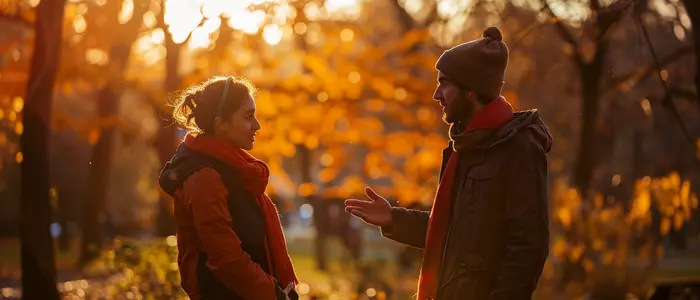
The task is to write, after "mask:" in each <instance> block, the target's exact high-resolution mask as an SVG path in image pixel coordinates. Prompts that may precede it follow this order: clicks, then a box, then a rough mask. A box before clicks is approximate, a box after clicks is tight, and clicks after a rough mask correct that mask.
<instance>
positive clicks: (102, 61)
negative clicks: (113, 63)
mask: <svg viewBox="0 0 700 300" xmlns="http://www.w3.org/2000/svg"><path fill="white" fill-rule="evenodd" d="M85 60H87V62H88V63H91V64H95V65H106V64H107V63H108V62H109V56H108V55H107V52H105V51H104V50H102V49H97V48H91V49H88V50H87V51H85Z"/></svg>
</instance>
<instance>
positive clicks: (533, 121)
mask: <svg viewBox="0 0 700 300" xmlns="http://www.w3.org/2000/svg"><path fill="white" fill-rule="evenodd" d="M524 130H530V132H531V133H532V135H533V138H534V139H535V141H537V143H539V144H540V146H541V147H542V149H543V150H544V152H545V153H547V152H549V151H550V150H551V149H552V134H551V133H550V132H549V128H547V125H546V124H545V123H544V121H543V120H542V118H540V113H539V111H537V110H536V109H532V110H526V111H519V112H516V113H515V114H514V116H513V120H511V121H510V122H509V123H508V124H506V125H505V126H503V127H501V129H498V130H497V131H496V132H495V133H494V136H493V139H492V141H493V142H492V143H491V145H490V146H489V147H493V146H495V145H497V144H500V143H503V142H505V141H507V140H509V139H511V138H513V137H514V136H515V134H516V133H518V132H521V131H524Z"/></svg>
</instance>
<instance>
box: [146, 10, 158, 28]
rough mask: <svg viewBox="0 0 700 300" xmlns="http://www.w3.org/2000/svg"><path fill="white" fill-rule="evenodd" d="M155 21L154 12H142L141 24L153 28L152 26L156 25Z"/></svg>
mask: <svg viewBox="0 0 700 300" xmlns="http://www.w3.org/2000/svg"><path fill="white" fill-rule="evenodd" d="M156 23H157V20H156V14H154V13H153V12H152V11H147V12H146V13H144V14H143V25H144V26H146V28H153V26H156Z"/></svg>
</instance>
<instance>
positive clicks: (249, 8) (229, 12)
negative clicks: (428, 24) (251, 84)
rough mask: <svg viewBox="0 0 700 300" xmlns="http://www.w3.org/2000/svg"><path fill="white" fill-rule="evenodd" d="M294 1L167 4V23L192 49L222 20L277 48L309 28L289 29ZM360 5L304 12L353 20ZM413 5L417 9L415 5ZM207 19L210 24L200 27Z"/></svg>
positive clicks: (129, 2)
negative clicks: (290, 37) (259, 36)
mask: <svg viewBox="0 0 700 300" xmlns="http://www.w3.org/2000/svg"><path fill="white" fill-rule="evenodd" d="M123 1H124V7H123V9H122V12H121V13H120V21H121V20H122V19H127V18H126V16H127V15H128V18H131V14H133V1H134V0H123ZM291 1H292V0H235V1H231V0H165V8H164V9H165V18H164V19H165V24H166V25H167V26H168V32H169V33H170V34H171V35H172V39H173V41H174V42H175V43H177V44H180V43H182V42H184V41H185V40H186V39H187V37H188V36H190V35H191V37H190V40H189V42H188V46H189V47H190V48H193V49H194V48H206V47H208V46H209V45H211V43H212V41H211V40H210V39H211V35H212V34H213V33H215V32H216V30H218V28H219V27H220V26H222V24H221V23H222V20H221V19H220V17H225V18H226V26H229V27H230V28H232V29H234V30H236V31H239V32H242V33H245V34H249V35H252V34H262V38H263V40H264V41H265V42H266V43H267V44H269V45H276V44H279V43H280V42H281V41H282V38H283V37H285V36H289V35H291V34H292V31H293V32H296V33H297V34H303V33H305V32H307V24H303V23H297V24H295V25H294V26H293V27H292V26H289V25H291V24H289V21H291V20H293V19H294V18H295V16H296V14H297V11H296V10H295V8H294V7H293V6H292V5H291V4H290V2H291ZM411 1H414V2H415V1H417V0H411ZM361 2H362V1H361V0H326V1H325V2H323V4H319V3H317V2H309V3H307V4H306V6H305V7H304V12H305V14H306V16H307V18H308V19H309V20H311V21H314V20H321V19H326V18H333V19H352V18H357V17H359V15H360V13H361ZM411 5H412V6H413V7H415V5H416V4H415V3H414V4H411ZM265 10H267V13H266V12H265ZM122 15H124V16H122ZM205 19H206V20H207V21H205V22H204V24H201V23H202V20H205ZM155 21H156V20H155V18H154V15H153V14H152V13H150V14H148V15H144V25H145V26H146V27H147V28H152V26H153V25H154V23H155ZM200 24H201V25H202V26H200ZM292 28H293V29H292ZM158 37H159V36H153V38H154V42H155V43H158V42H157V41H158V40H159V38H158ZM343 37H344V38H345V40H352V38H353V33H352V32H350V31H345V32H344V34H343ZM312 39H313V38H312Z"/></svg>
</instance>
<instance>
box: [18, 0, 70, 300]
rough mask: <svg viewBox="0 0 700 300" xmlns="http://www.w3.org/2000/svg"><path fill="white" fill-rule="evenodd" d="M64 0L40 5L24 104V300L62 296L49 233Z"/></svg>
mask: <svg viewBox="0 0 700 300" xmlns="http://www.w3.org/2000/svg"><path fill="white" fill-rule="evenodd" d="M64 8H65V1H60V0H55V1H42V2H41V3H39V6H38V7H37V17H36V24H35V38H34V54H33V55H32V62H31V69H30V71H29V82H28V84H27V86H28V88H27V95H26V101H25V106H24V114H23V121H24V128H25V129H24V134H23V135H22V137H21V139H20V141H21V145H22V154H23V156H24V160H23V161H22V163H21V176H20V178H21V184H20V189H21V190H20V214H21V217H20V219H21V221H20V243H21V250H20V251H21V267H22V292H23V296H22V299H26V300H33V299H37V300H51V299H59V298H60V296H59V294H58V291H57V289H56V262H55V257H54V248H53V242H52V240H51V235H50V232H49V225H50V224H51V203H50V196H49V189H50V183H49V160H48V157H49V151H48V150H49V149H48V145H49V143H48V138H49V128H50V127H49V126H50V121H51V102H52V100H53V87H54V82H55V80H56V73H57V71H58V62H59V58H60V53H61V36H62V30H63V11H64Z"/></svg>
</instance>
